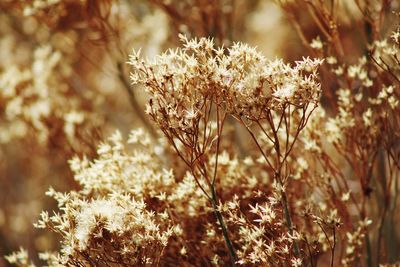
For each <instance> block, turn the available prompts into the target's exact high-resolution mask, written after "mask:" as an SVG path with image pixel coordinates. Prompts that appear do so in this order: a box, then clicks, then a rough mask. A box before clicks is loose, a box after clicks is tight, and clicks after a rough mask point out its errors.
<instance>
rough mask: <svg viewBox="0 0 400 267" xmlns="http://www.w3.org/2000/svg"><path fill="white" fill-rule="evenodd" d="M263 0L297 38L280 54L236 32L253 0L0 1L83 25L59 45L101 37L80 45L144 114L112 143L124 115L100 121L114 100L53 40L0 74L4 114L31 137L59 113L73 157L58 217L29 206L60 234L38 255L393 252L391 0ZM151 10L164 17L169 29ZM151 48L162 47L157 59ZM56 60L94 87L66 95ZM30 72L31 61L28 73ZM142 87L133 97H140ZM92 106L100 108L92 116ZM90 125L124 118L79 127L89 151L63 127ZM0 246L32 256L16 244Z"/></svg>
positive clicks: (200, 258) (193, 258)
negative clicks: (271, 2)
mask: <svg viewBox="0 0 400 267" xmlns="http://www.w3.org/2000/svg"><path fill="white" fill-rule="evenodd" d="M258 2H260V3H258ZM275 2H276V3H277V4H278V6H279V7H280V8H281V9H282V11H283V13H284V14H286V15H287V16H288V18H289V20H290V22H291V23H292V25H293V26H294V29H295V31H296V32H297V33H298V39H297V41H299V42H302V44H303V45H304V48H306V49H301V48H300V46H298V45H297V44H296V45H297V47H296V49H287V51H285V53H284V54H283V56H284V57H285V56H286V57H287V58H290V59H293V58H294V59H295V60H289V61H293V62H294V63H291V64H290V63H285V61H284V60H283V59H274V60H269V59H266V58H265V57H264V56H263V53H261V52H260V51H259V49H257V48H253V47H252V44H251V45H250V44H245V43H244V42H235V41H236V40H242V41H243V40H244V39H246V42H248V43H251V42H252V40H251V34H245V33H243V32H242V30H241V29H242V28H245V27H248V24H247V21H246V19H248V17H249V16H248V15H249V12H250V11H251V10H255V9H254V7H256V6H257V5H258V4H259V6H264V5H265V3H263V1H254V3H250V2H245V1H230V0H226V1H225V0H223V1H222V0H221V1H215V2H212V1H202V0H195V1H158V0H153V1H148V2H145V1H138V2H137V3H136V2H135V3H136V4H137V5H133V4H132V3H133V2H129V1H105V2H104V3H103V2H102V3H100V2H99V3H97V2H96V1H54V2H52V1H47V2H43V3H39V2H37V1H33V2H32V3H20V4H14V3H11V2H9V1H7V3H5V4H0V6H5V7H6V8H10V9H11V10H13V11H15V10H17V11H16V12H17V13H18V12H22V13H25V15H31V16H33V17H35V19H36V20H37V21H40V22H44V23H46V24H47V25H48V26H49V27H50V28H51V29H52V30H53V31H55V32H61V31H64V30H66V29H68V30H71V31H73V32H75V31H79V30H78V29H79V28H80V27H81V29H84V30H82V32H83V33H81V34H78V35H76V36H79V38H77V37H76V38H77V39H75V43H79V44H89V43H90V42H87V41H85V38H86V37H87V38H88V39H91V40H92V41H93V43H92V44H97V45H99V46H100V47H101V49H100V50H96V49H94V51H93V52H92V51H91V53H89V54H90V55H93V56H94V58H96V56H98V55H100V54H101V52H100V51H103V52H104V51H106V52H107V57H106V58H102V59H101V64H100V65H101V66H102V67H110V68H111V69H112V72H111V76H112V75H114V76H115V80H116V81H115V82H116V84H118V86H119V87H121V88H122V89H123V90H125V93H127V94H128V98H129V99H128V100H129V103H130V104H131V106H132V107H133V108H134V111H135V113H136V116H137V118H138V119H139V120H140V121H141V124H142V125H143V126H144V127H145V128H144V129H141V128H139V129H137V130H133V131H131V132H130V134H129V137H128V139H127V142H124V141H123V140H124V138H123V133H121V132H124V131H126V130H127V129H126V128H124V127H122V126H121V125H123V124H124V123H123V122H122V121H123V120H122V119H121V121H119V122H118V123H119V125H120V126H119V127H115V125H112V124H111V125H110V124H108V123H109V122H108V121H107V119H110V120H111V121H113V120H115V121H118V119H116V117H118V116H113V115H112V114H113V112H110V111H123V112H119V113H118V114H129V112H126V110H124V108H121V107H119V106H118V105H111V104H110V103H109V104H110V105H108V104H107V105H105V104H103V105H101V103H104V102H102V101H106V100H107V96H110V95H111V94H110V95H107V94H106V93H105V91H103V90H101V89H99V88H97V86H98V83H97V81H96V77H97V78H98V77H103V76H104V75H100V74H99V73H98V72H97V71H96V69H95V68H89V67H87V66H85V64H84V63H82V61H79V60H77V61H71V62H69V61H68V62H63V61H62V60H61V58H62V57H68V56H67V55H68V53H66V52H65V51H66V50H64V49H65V48H63V46H61V49H60V52H58V50H57V49H54V48H52V46H43V47H41V48H36V51H37V52H36V54H35V53H34V57H33V59H32V60H33V63H32V64H30V65H28V68H19V67H17V68H10V69H7V68H5V67H2V68H1V69H0V71H1V72H0V82H1V84H0V85H3V87H5V90H2V91H1V92H0V97H3V98H0V101H1V102H0V108H3V109H4V112H3V113H4V114H5V115H3V114H0V115H1V116H2V117H5V118H7V119H8V123H14V119H15V118H16V119H18V120H21V119H22V120H23V122H24V123H26V124H27V125H29V126H32V127H31V129H30V130H31V131H32V132H33V133H35V132H39V133H41V132H42V131H43V132H45V133H46V132H48V131H49V129H51V128H49V127H47V126H48V125H47V124H46V123H44V122H46V121H48V122H49V124H50V122H54V121H58V120H62V121H65V125H64V124H60V125H61V126H60V125H59V124H57V125H58V126H59V127H60V129H62V130H63V131H64V133H65V134H66V136H67V140H69V141H70V142H69V144H70V145H72V144H74V147H76V152H77V154H78V155H77V156H75V157H74V158H73V159H71V160H70V161H69V163H70V170H71V171H72V176H73V178H74V181H75V183H76V186H75V187H74V188H71V189H69V190H68V192H66V193H61V192H59V191H60V190H58V189H57V190H55V189H52V188H51V189H50V190H49V191H48V193H47V195H48V196H50V197H52V198H54V199H55V200H56V202H57V206H58V207H57V208H53V209H55V210H56V212H54V213H53V215H50V214H49V213H48V212H45V211H44V212H42V214H41V219H40V220H39V221H38V222H37V223H36V224H35V226H36V227H37V228H42V229H45V230H47V231H49V232H53V233H57V234H58V236H59V240H60V241H61V243H60V248H55V247H52V248H51V250H52V251H54V252H45V253H40V254H39V256H38V257H39V260H42V261H44V262H46V265H48V266H175V265H179V266H228V265H230V266H236V265H243V266H312V267H314V266H368V267H372V266H396V264H398V263H396V262H398V261H399V258H398V255H397V254H396V251H395V248H396V247H397V245H398V244H399V240H400V239H399V236H398V234H399V233H398V232H399V231H398V229H397V228H398V227H396V223H397V222H398V220H399V219H400V218H399V217H398V216H397V215H396V212H395V211H396V207H397V204H398V202H399V200H398V191H399V185H398V180H399V170H400V165H399V157H400V152H399V141H398V140H399V137H400V130H399V118H400V117H399V114H400V110H399V109H400V105H399V97H400V96H399V94H400V93H399V88H400V87H399V86H400V69H399V66H400V61H399V53H400V52H399V51H400V43H399V40H400V37H399V36H400V33H399V31H398V30H396V25H395V23H394V21H395V19H398V14H396V13H395V11H396V10H397V11H398V8H399V7H398V5H396V3H395V2H394V1H347V2H345V1H317V0H304V1H275ZM190 6H193V8H192V9H190V10H189V11H188V12H186V10H188V7H190ZM74 8H76V9H77V10H79V12H78V13H76V14H75V15H76V16H73V12H72V10H73V9H74ZM61 11H62V12H61ZM153 11H154V13H153ZM46 12H48V13H49V14H50V16H48V17H47V16H44V14H46ZM257 12H258V13H260V12H262V11H260V10H259V11H257ZM17 13H13V14H17ZM28 13H29V14H28ZM63 14H67V15H63ZM160 14H163V15H160ZM257 15H258V16H260V14H257ZM12 16H16V15H12ZM14 18H15V17H12V19H11V20H10V21H13V19H14ZM0 20H1V18H0ZM151 21H158V22H159V23H160V25H161V24H168V25H169V27H168V29H170V30H171V31H172V32H171V34H170V35H168V33H167V30H166V28H160V29H157V27H156V26H154V25H150V24H151ZM8 22H9V21H8ZM129 23H132V24H134V25H137V28H135V27H130V26H129ZM7 25H8V24H7ZM354 25H359V26H360V27H359V28H360V29H362V31H360V34H359V33H356V34H354V33H353V29H354ZM230 26H231V27H230ZM160 27H161V26H160ZM134 28H135V29H134ZM136 29H138V31H136ZM140 29H142V31H141V30H140ZM149 29H155V30H154V34H152V33H149V32H150V31H151V32H153V31H152V30H149ZM282 29H283V28H282ZM178 32H181V33H183V34H179V35H178V34H177V33H178ZM155 33H157V34H155ZM156 35H157V36H156ZM292 35H293V34H292ZM176 36H178V37H179V38H176ZM196 36H197V38H196ZM142 38H143V39H144V40H145V41H143V40H142ZM291 38H293V36H292V37H291ZM178 39H179V40H180V42H181V44H180V45H179V46H178V47H176V46H175V44H176V43H177V41H178ZM142 41H143V42H144V45H140V43H142ZM271 41H272V40H271ZM131 45H133V46H134V47H135V48H138V47H140V46H143V49H134V50H133V52H132V53H131V55H130V56H129V60H128V65H129V66H127V64H123V62H124V61H126V59H127V58H128V56H127V55H126V51H127V46H131ZM160 46H165V47H166V48H168V47H169V49H167V51H166V52H165V53H162V54H159V53H158V49H159V47H160ZM33 47H34V46H33ZM282 47H283V48H285V47H290V42H287V44H282ZM282 50H285V49H282ZM289 50H290V51H289ZM82 51H84V50H83V48H82ZM96 53H97V54H96ZM142 54H143V55H142ZM40 55H41V56H40ZM43 58H44V59H43ZM98 58H99V57H98ZM299 58H301V60H298V59H299ZM41 60H42V61H45V62H48V63H49V64H47V65H46V64H43V62H42V61H41ZM75 60H76V59H75ZM72 62H76V64H77V65H80V66H81V67H82V66H85V67H82V68H83V69H87V70H88V73H90V74H91V75H94V77H95V78H93V77H91V76H90V75H88V76H89V77H87V78H86V77H84V75H78V76H79V77H81V80H79V81H82V82H83V84H85V85H87V86H88V88H86V90H87V91H86V90H85V92H90V91H91V90H93V89H92V88H90V87H91V86H93V88H96V89H95V90H97V91H96V92H98V95H99V99H101V100H98V99H97V98H95V97H94V95H93V94H91V93H88V94H83V93H82V94H75V93H74V91H73V90H71V91H70V90H69V89H74V88H75V87H74V85H76V83H74V82H71V80H70V79H71V77H72V78H74V79H72V80H73V81H75V82H76V80H75V78H76V76H75V75H74V73H73V72H71V71H65V67H64V64H65V63H67V64H66V65H67V66H68V68H67V70H71V69H74V64H72ZM15 65H16V66H18V64H15ZM30 66H31V67H30ZM38 68H39V70H46V71H44V74H43V75H41V76H40V75H38V76H35V75H32V73H35V70H37V69H38ZM128 68H130V70H131V74H130V81H129V78H128V75H127V69H128ZM23 69H25V70H26V71H25V72H24V71H21V70H23ZM64 71H65V72H64ZM10 73H11V74H13V73H17V74H18V78H19V79H14V78H12V75H11V74H10ZM50 73H54V75H50ZM103 78H104V77H103ZM130 82H131V83H132V84H130ZM59 83H60V84H66V85H68V86H66V87H61V86H59ZM107 84H108V83H107ZM110 84H114V83H110ZM38 85H43V87H41V86H38ZM50 86H52V87H54V88H55V89H54V91H50V90H49V88H50ZM118 86H117V87H118ZM32 88H36V89H37V90H31V89H32ZM43 88H44V89H46V90H44V91H45V92H48V93H47V94H45V93H43ZM65 88H67V89H65ZM79 88H82V87H81V86H80V87H79ZM56 89H58V90H56ZM142 89H144V90H142ZM141 91H145V92H146V93H147V96H145V97H143V98H140V97H139V96H140V92H141ZM32 92H34V94H31V93H32ZM49 92H51V93H49ZM110 92H114V91H112V90H110ZM70 94H71V95H72V96H73V97H74V99H76V100H75V101H74V102H73V103H71V104H70V103H69V102H68V101H66V99H68V98H67V96H69V95H70ZM112 94H114V93H112ZM114 95H118V94H114ZM46 96H49V98H46ZM116 98H118V97H115V99H116ZM119 98H120V97H119ZM15 99H17V100H15ZM18 99H23V101H22V102H21V100H18ZM58 99H59V101H56V100H58ZM71 99H72V97H71ZM112 99H114V98H112ZM91 100H93V101H92V102H91ZM95 100H96V101H95ZM18 101H19V102H18ZM62 101H64V102H65V101H66V102H65V103H68V105H67V104H66V105H61V104H60V105H47V107H50V108H51V110H54V111H58V112H54V113H55V114H53V113H52V112H50V111H49V110H50V108H47V109H46V110H45V108H39V109H38V111H39V112H36V113H32V114H31V113H29V112H28V110H31V109H29V107H31V106H32V105H30V103H32V102H40V105H39V104H38V105H36V106H39V107H44V105H43V103H64V102H62ZM106 102H107V101H106ZM111 102H112V101H111ZM127 102H128V101H127ZM141 102H147V104H146V107H145V108H143V110H144V112H145V113H147V115H148V117H146V116H144V115H142V107H141ZM115 103H123V101H122V100H118V101H117V102H115ZM69 104H70V105H69ZM101 107H106V111H108V112H101V114H102V116H101V120H98V117H97V116H96V112H99V111H100V110H101V109H102V108H101ZM69 110H72V111H73V112H69ZM0 111H1V109H0ZM45 111H46V112H45ZM27 114H28V115H29V116H28V115H27ZM80 114H84V116H79V115H80ZM113 118H114V119H113ZM146 118H149V119H150V121H147V119H146ZM99 121H102V122H105V123H106V126H107V129H108V128H121V129H122V131H121V132H120V131H116V132H115V133H114V134H113V135H111V137H110V138H109V139H107V140H102V138H99V137H97V138H95V137H94V138H93V140H91V142H92V143H91V144H94V143H97V144H98V147H97V150H95V149H93V146H90V147H91V148H92V149H89V150H88V151H84V150H83V149H82V150H79V148H80V145H79V144H80V142H81V143H82V142H85V139H84V138H83V136H81V135H79V133H83V132H85V129H92V128H90V127H94V128H96V127H98V128H101V130H105V129H106V127H104V128H102V126H101V124H100V123H98V122H99ZM118 123H117V124H118ZM0 127H3V126H0ZM129 127H130V126H129ZM20 128H21V127H19V128H18V127H17V128H15V127H14V130H15V129H17V131H16V133H18V131H21V129H20ZM14 132H15V131H14ZM10 133H13V131H10ZM74 134H75V135H74ZM94 134H95V131H93V132H90V131H89V136H90V135H91V136H94ZM0 137H3V140H6V139H5V137H7V138H8V139H7V140H12V141H13V142H17V141H16V140H14V139H13V138H14V136H12V135H6V134H2V135H0ZM15 137H18V138H22V139H23V138H25V135H20V136H15ZM46 137H47V136H46ZM55 137H57V138H60V136H59V135H56V136H55ZM42 139H46V138H43V137H42V138H39V141H40V140H42ZM49 139H50V140H53V139H51V135H50V136H49ZM0 140H1V139H0ZM54 140H58V139H54ZM49 145H50V147H51V142H49ZM85 152H86V153H85ZM84 154H87V155H86V156H85V155H84ZM94 154H96V155H94ZM0 156H1V154H0ZM49 162H50V161H49ZM0 167H1V165H0ZM64 176H66V175H65V174H64ZM64 176H62V177H64ZM0 211H1V210H0ZM0 215H1V213H0ZM0 222H1V216H0ZM0 225H1V224H0ZM38 250H39V249H38ZM6 259H7V260H8V261H9V262H11V263H14V264H17V265H19V266H28V265H35V264H36V263H37V259H35V258H32V259H30V258H29V256H28V252H27V251H26V250H24V249H23V248H21V249H20V250H19V251H17V252H15V253H12V254H9V255H8V256H7V257H6Z"/></svg>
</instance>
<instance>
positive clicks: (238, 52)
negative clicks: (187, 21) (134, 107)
mask: <svg viewBox="0 0 400 267" xmlns="http://www.w3.org/2000/svg"><path fill="white" fill-rule="evenodd" d="M181 39H182V41H183V48H178V49H177V50H170V51H167V52H166V53H164V54H162V55H161V56H159V57H157V58H155V59H154V60H142V59H141V58H140V53H139V52H134V53H133V54H132V55H131V56H130V61H129V64H131V65H132V66H133V73H132V74H131V79H132V82H133V83H141V84H143V85H144V86H145V88H146V90H147V91H148V92H149V93H150V95H151V97H152V100H151V101H150V103H149V105H148V108H147V111H148V113H149V114H150V115H151V116H152V117H153V119H155V121H156V122H157V123H159V124H165V123H167V121H168V120H170V121H171V122H170V123H169V127H172V128H174V127H180V128H190V127H191V126H192V124H191V122H192V121H193V120H196V119H197V118H199V117H200V116H205V114H202V112H200V110H201V107H202V105H203V101H204V99H210V100H212V101H213V102H215V103H216V104H217V105H221V106H223V107H224V108H225V110H227V111H228V112H230V113H232V114H235V115H245V116H247V117H257V116H260V113H261V114H262V113H263V112H264V110H280V109H282V107H283V106H285V105H287V104H292V105H295V106H299V107H302V106H304V105H306V104H307V103H309V102H317V101H318V98H319V94H320V85H319V83H318V81H317V68H318V66H319V65H320V64H321V62H322V61H321V60H319V59H314V60H312V59H309V58H305V59H303V60H302V61H299V62H296V65H295V66H294V67H292V66H290V65H288V64H285V63H283V62H282V61H281V60H275V61H267V60H266V59H265V58H264V57H263V56H262V54H260V53H259V52H258V51H257V50H256V49H255V48H251V47H249V46H248V45H246V44H242V43H236V44H234V45H233V46H232V47H231V48H229V49H224V48H223V47H221V48H215V47H214V43H213V41H212V40H211V39H206V38H202V39H200V40H196V39H193V40H188V39H187V38H186V37H184V36H181Z"/></svg>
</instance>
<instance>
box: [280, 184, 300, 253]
mask: <svg viewBox="0 0 400 267" xmlns="http://www.w3.org/2000/svg"><path fill="white" fill-rule="evenodd" d="M282 205H283V210H284V212H285V219H286V223H287V226H288V229H289V232H290V234H291V235H293V224H292V218H291V216H290V211H289V207H288V204H287V197H286V193H285V192H282ZM294 255H295V256H296V257H298V256H299V246H298V244H297V241H294Z"/></svg>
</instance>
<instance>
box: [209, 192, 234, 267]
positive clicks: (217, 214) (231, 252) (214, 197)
mask: <svg viewBox="0 0 400 267" xmlns="http://www.w3.org/2000/svg"><path fill="white" fill-rule="evenodd" d="M211 196H212V197H211V202H212V207H213V211H214V214H215V217H217V220H218V222H219V224H220V226H221V229H222V233H223V235H224V239H225V242H226V245H227V247H228V250H229V255H230V258H231V265H232V266H236V260H237V258H236V254H235V249H234V248H233V245H232V242H231V240H230V239H229V235H228V229H227V228H226V225H225V222H224V218H223V217H222V214H221V212H220V211H219V210H218V207H217V194H216V192H215V188H214V186H211Z"/></svg>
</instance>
